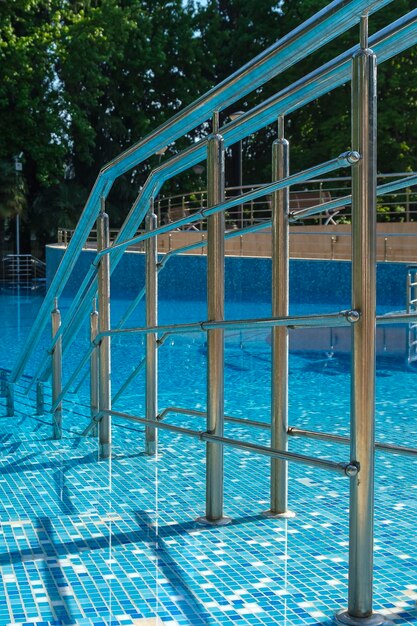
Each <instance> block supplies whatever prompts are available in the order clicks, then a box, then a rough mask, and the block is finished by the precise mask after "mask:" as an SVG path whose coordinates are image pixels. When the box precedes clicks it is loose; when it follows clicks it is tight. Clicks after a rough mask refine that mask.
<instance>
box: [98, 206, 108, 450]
mask: <svg viewBox="0 0 417 626" xmlns="http://www.w3.org/2000/svg"><path fill="white" fill-rule="evenodd" d="M104 209H105V199H104V198H102V199H101V212H100V215H99V217H98V219H97V250H98V251H100V250H103V249H104V248H108V247H109V242H110V234H109V216H108V215H107V213H105V211H104ZM98 315H99V322H98V326H99V331H100V332H104V331H107V330H110V256H109V255H108V254H105V255H103V256H102V257H101V259H100V265H99V268H98ZM110 376H111V360H110V337H103V338H102V339H101V341H100V347H99V394H98V396H99V397H98V408H99V413H101V411H110V410H111V385H110ZM98 436H99V458H100V459H108V458H109V457H110V456H111V417H110V415H108V414H105V415H101V419H100V421H99V428H98Z"/></svg>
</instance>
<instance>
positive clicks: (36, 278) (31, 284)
mask: <svg viewBox="0 0 417 626" xmlns="http://www.w3.org/2000/svg"><path fill="white" fill-rule="evenodd" d="M0 271H1V276H0V278H1V282H2V283H3V285H6V286H7V287H12V288H13V287H22V288H26V289H37V288H38V287H41V286H44V284H45V275H46V264H45V263H44V262H43V261H41V260H40V259H37V258H36V257H34V256H32V255H31V254H7V255H6V256H4V257H3V259H2V262H1V270H0Z"/></svg>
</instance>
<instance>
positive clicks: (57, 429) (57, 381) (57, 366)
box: [51, 298, 62, 439]
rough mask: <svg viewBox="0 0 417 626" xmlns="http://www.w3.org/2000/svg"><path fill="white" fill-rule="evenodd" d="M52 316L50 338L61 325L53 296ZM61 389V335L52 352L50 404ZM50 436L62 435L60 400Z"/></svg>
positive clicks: (54, 437)
mask: <svg viewBox="0 0 417 626" xmlns="http://www.w3.org/2000/svg"><path fill="white" fill-rule="evenodd" d="M51 318H52V338H54V337H55V335H56V334H57V332H58V330H59V328H60V326H61V313H60V311H59V309H58V298H55V305H54V310H53V311H52V313H51ZM61 391H62V337H59V339H58V340H57V342H56V344H55V346H54V349H53V352H52V404H55V402H56V400H57V398H58V396H59V395H60V393H61ZM52 418H53V423H52V438H53V439H61V437H62V403H61V402H60V403H59V404H58V406H57V407H56V409H55V410H54V412H53V416H52Z"/></svg>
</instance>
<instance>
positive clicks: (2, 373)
mask: <svg viewBox="0 0 417 626" xmlns="http://www.w3.org/2000/svg"><path fill="white" fill-rule="evenodd" d="M0 397H1V398H6V397H7V372H6V370H1V369H0Z"/></svg>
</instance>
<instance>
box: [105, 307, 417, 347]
mask: <svg viewBox="0 0 417 626" xmlns="http://www.w3.org/2000/svg"><path fill="white" fill-rule="evenodd" d="M407 315H408V314H405V316H406V317H407ZM359 317H360V313H359V312H358V311H352V310H349V311H339V312H338V313H323V314H321V315H288V316H285V317H267V318H257V319H247V320H222V321H219V322H208V321H203V322H190V323H189V324H161V325H160V326H138V327H135V328H119V329H117V330H108V331H105V332H102V333H99V334H98V335H97V337H96V339H95V343H96V344H98V343H99V342H100V340H101V338H102V337H115V336H117V335H122V334H143V335H148V334H150V333H168V334H170V335H174V334H188V333H196V332H201V331H207V330H214V329H216V328H224V329H225V330H241V329H258V328H273V327H274V326H286V327H287V328H317V327H326V328H337V327H340V326H350V325H351V324H354V323H356V322H357V321H358V320H359ZM381 317H384V316H381ZM387 317H389V316H387ZM409 317H413V318H415V317H417V314H415V315H414V314H409Z"/></svg>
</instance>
